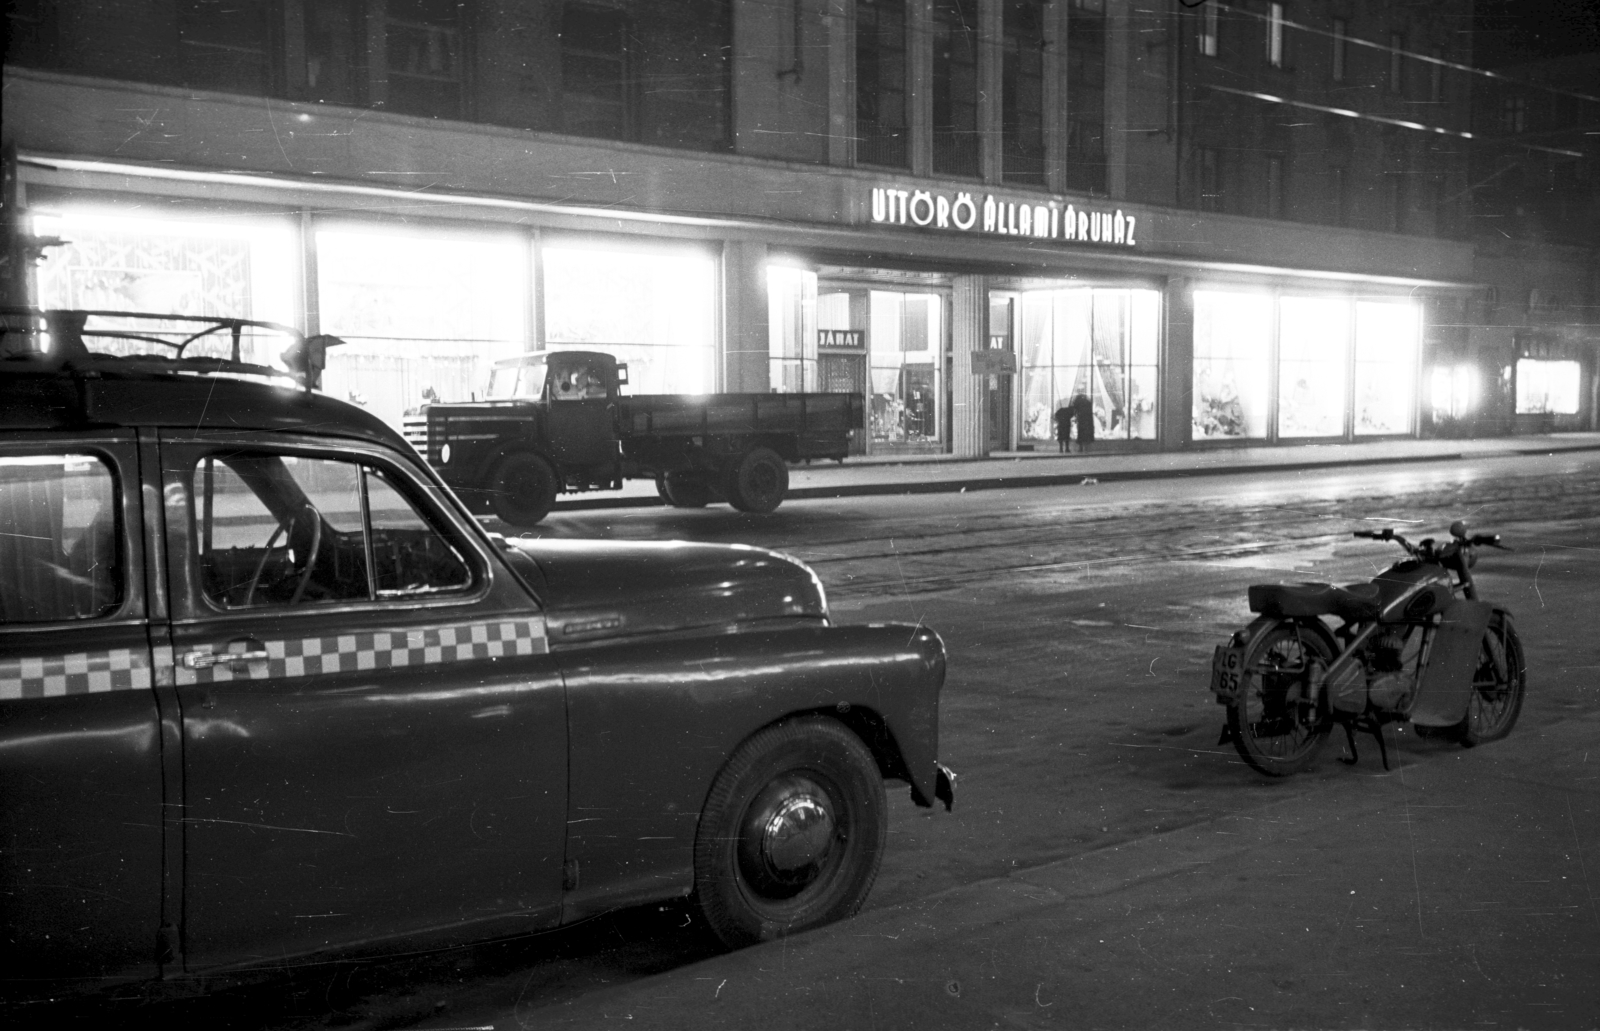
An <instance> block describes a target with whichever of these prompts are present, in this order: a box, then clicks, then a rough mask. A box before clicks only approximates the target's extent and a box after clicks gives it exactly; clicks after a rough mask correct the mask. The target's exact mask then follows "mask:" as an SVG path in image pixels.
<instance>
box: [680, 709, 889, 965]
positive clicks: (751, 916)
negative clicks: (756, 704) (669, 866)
mask: <svg viewBox="0 0 1600 1031" xmlns="http://www.w3.org/2000/svg"><path fill="white" fill-rule="evenodd" d="M887 835H888V813H887V809H886V807H885V804H884V796H883V780H882V777H881V776H880V774H879V772H878V766H877V763H876V761H875V760H874V759H873V757H872V753H871V752H870V751H868V750H867V747H866V745H864V744H862V743H861V739H860V738H858V737H856V736H855V734H853V733H851V732H850V731H849V730H848V729H847V728H846V727H844V726H843V725H842V724H839V723H837V722H835V721H833V720H831V719H827V718H824V717H809V718H805V719H797V720H792V721H790V722H787V723H779V724H776V725H774V726H771V727H768V728H766V729H765V730H762V731H759V732H757V733H756V734H755V735H754V736H752V737H751V738H750V739H749V740H748V741H746V742H745V743H744V744H743V745H740V746H739V748H738V750H737V751H735V752H734V754H733V757H732V758H731V759H729V760H728V764H727V766H725V767H724V768H723V770H722V772H721V773H719V774H718V775H717V779H716V781H715V782H714V783H713V784H712V786H711V792H710V794H709V796H708V797H707V799H706V806H705V811H704V812H703V813H702V814H701V817H700V826H699V829H698V831H697V832H696V835H695V854H694V873H695V898H696V900H697V902H698V904H699V908H700V912H701V914H702V915H703V916H704V917H705V919H706V922H707V923H708V924H709V925H710V927H711V929H712V931H713V932H715V933H716V935H717V937H718V938H720V939H721V940H722V942H723V943H724V944H725V945H727V946H728V947H729V948H739V947H742V946H745V945H752V944H755V943H756V942H761V941H768V940H770V939H773V938H779V937H783V936H785V935H789V934H794V933H796V932H799V931H804V930H807V929H809V928H812V927H818V926H820V925H822V924H827V923H831V922H833V921H835V920H839V919H842V918H844V917H847V916H850V915H852V914H854V913H855V912H856V911H857V910H858V909H860V908H861V903H862V902H863V901H864V900H865V899H866V897H867V893H868V892H869V891H870V890H871V889H872V882H873V881H874V880H875V879H876V878H877V876H878V865H879V862H880V861H881V858H882V849H883V843H884V839H885V838H886V837H887Z"/></svg>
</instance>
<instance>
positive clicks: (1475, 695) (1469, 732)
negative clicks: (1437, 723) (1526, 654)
mask: <svg viewBox="0 0 1600 1031" xmlns="http://www.w3.org/2000/svg"><path fill="white" fill-rule="evenodd" d="M1527 689H1528V666H1527V663H1526V662H1525V660H1524V659H1523V655H1522V638H1520V637H1518V636H1517V628H1516V627H1514V626H1512V625H1511V620H1510V619H1509V618H1507V617H1506V615H1505V614H1504V613H1501V612H1496V613H1495V614H1494V615H1492V616H1490V617H1489V628H1488V629H1487V630H1485V631H1484V633H1483V643H1482V644H1481V645H1479V646H1478V668H1477V669H1476V670H1474V671H1473V674H1472V694H1470V695H1469V696H1467V715H1466V716H1465V717H1464V718H1463V719H1462V720H1461V723H1460V724H1459V725H1458V726H1457V727H1456V737H1457V739H1458V740H1459V741H1460V742H1461V743H1462V744H1463V745H1465V746H1466V747H1468V748H1471V747H1472V746H1473V745H1481V744H1483V743H1484V742H1486V741H1498V740H1500V739H1501V738H1503V737H1505V736H1506V735H1507V734H1509V733H1511V728H1512V727H1514V726H1516V725H1517V717H1518V716H1519V715H1521V713H1522V696H1523V695H1524V694H1525V693H1526V692H1527Z"/></svg>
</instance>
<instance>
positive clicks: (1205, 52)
mask: <svg viewBox="0 0 1600 1031" xmlns="http://www.w3.org/2000/svg"><path fill="white" fill-rule="evenodd" d="M1221 22H1222V19H1221V13H1220V11H1219V10H1218V7H1217V5H1216V4H1215V3H1208V4H1204V5H1203V6H1202V7H1201V8H1200V34H1199V36H1198V37H1197V41H1198V43H1199V47H1200V54H1201V56H1203V57H1216V56H1217V32H1218V29H1219V28H1220V27H1221Z"/></svg>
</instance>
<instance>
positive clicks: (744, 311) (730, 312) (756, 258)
mask: <svg viewBox="0 0 1600 1031" xmlns="http://www.w3.org/2000/svg"><path fill="white" fill-rule="evenodd" d="M722 312H723V321H722V378H721V382H720V383H719V384H718V385H717V389H718V390H721V391H726V392H729V393H735V394H741V393H757V394H765V393H767V392H768V391H769V390H770V389H771V375H770V373H769V372H768V368H767V245H766V244H764V243H758V242H755V241H749V240H729V241H727V242H726V243H724V244H723V247H722Z"/></svg>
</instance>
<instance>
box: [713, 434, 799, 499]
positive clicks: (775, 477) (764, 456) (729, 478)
mask: <svg viewBox="0 0 1600 1031" xmlns="http://www.w3.org/2000/svg"><path fill="white" fill-rule="evenodd" d="M788 491H789V467H788V466H787V465H786V464H784V461H783V457H782V456H781V455H779V454H778V453H777V452H776V451H774V450H772V449H771V448H769V447H757V448H751V449H750V450H749V451H746V452H745V453H744V454H742V455H740V456H738V457H737V458H735V459H733V460H732V461H730V462H729V463H728V465H727V467H726V468H725V469H724V470H723V473H722V493H723V494H724V495H726V496H727V498H728V503H729V504H730V505H732V506H733V507H734V508H737V509H738V510H739V511H741V512H756V513H765V512H771V511H772V510H773V509H775V508H777V507H778V505H780V504H781V503H782V502H783V496H784V495H785V494H787V493H788Z"/></svg>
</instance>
